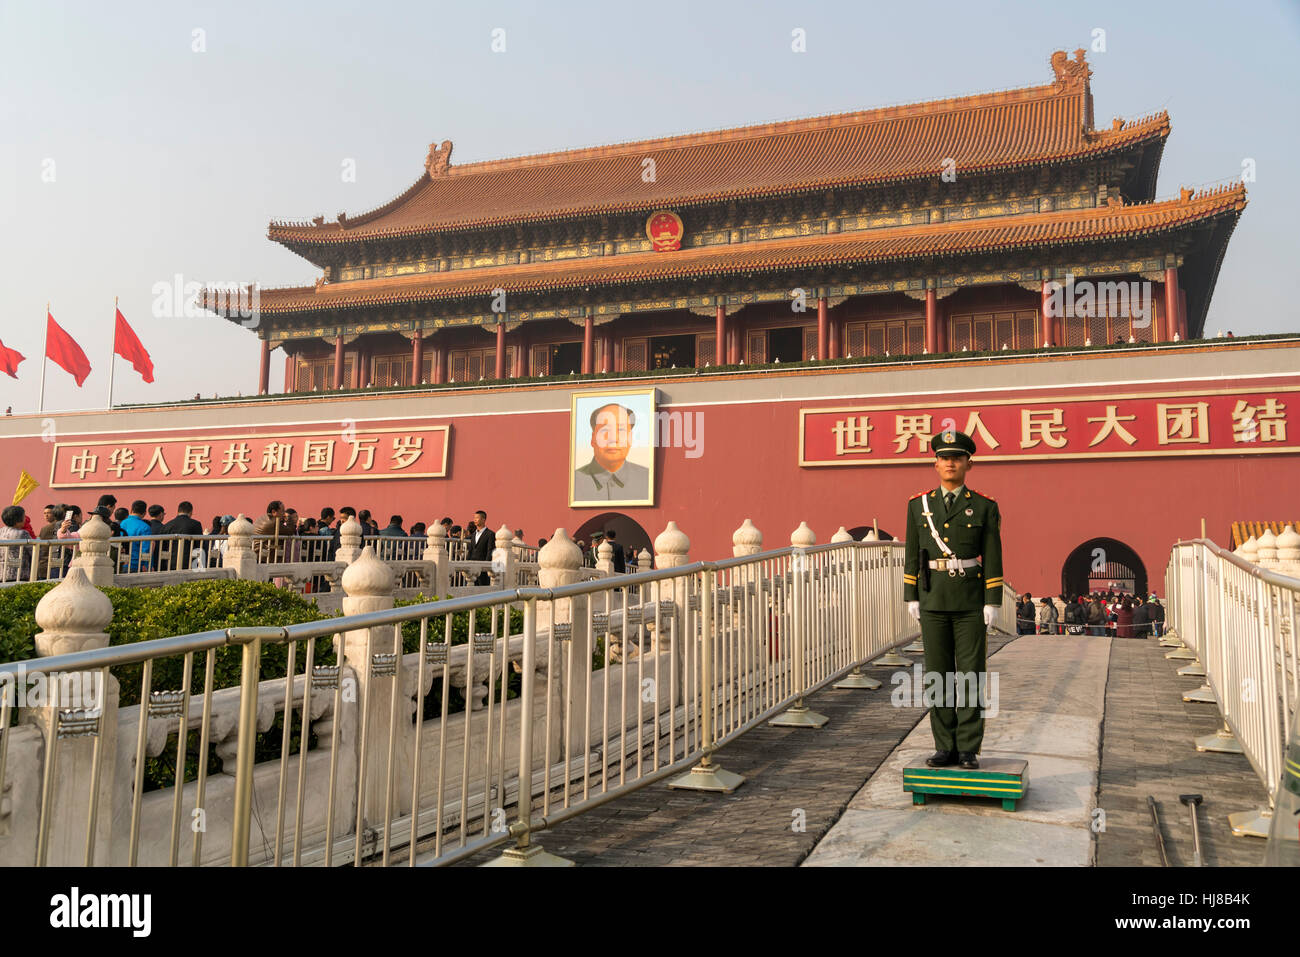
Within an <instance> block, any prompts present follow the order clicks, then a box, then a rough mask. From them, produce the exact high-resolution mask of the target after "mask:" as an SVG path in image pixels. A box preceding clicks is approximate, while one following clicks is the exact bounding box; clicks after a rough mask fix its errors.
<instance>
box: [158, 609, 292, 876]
mask: <svg viewBox="0 0 1300 957" xmlns="http://www.w3.org/2000/svg"><path fill="white" fill-rule="evenodd" d="M227 634H228V635H229V637H230V639H231V640H232V641H235V640H239V639H236V638H235V637H234V635H233V634H231V633H230V632H228V633H227ZM261 660H262V639H261V638H256V637H255V638H252V639H251V640H244V647H243V660H242V662H241V664H240V676H239V744H238V750H237V751H236V757H235V807H234V812H233V819H232V823H231V835H230V865H231V866H232V867H247V866H248V841H249V833H250V829H251V825H252V817H253V754H254V752H255V751H256V749H257V683H258V677H259V672H260V671H261ZM209 693H211V692H210V691H209ZM141 707H143V705H141ZM288 733H289V732H288V730H287V729H286V730H285V734H288Z"/></svg>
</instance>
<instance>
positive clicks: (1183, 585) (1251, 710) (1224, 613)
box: [1165, 539, 1300, 837]
mask: <svg viewBox="0 0 1300 957" xmlns="http://www.w3.org/2000/svg"><path fill="white" fill-rule="evenodd" d="M1165 588H1166V594H1167V595H1168V606H1169V607H1168V615H1169V621H1170V625H1171V626H1172V630H1173V631H1174V633H1175V634H1176V635H1177V636H1178V638H1179V639H1181V640H1182V642H1183V643H1184V644H1185V645H1186V646H1187V647H1188V648H1189V649H1190V650H1191V651H1192V652H1193V653H1194V654H1195V657H1196V659H1197V660H1199V661H1200V662H1201V663H1202V665H1203V666H1204V671H1205V678H1206V683H1207V684H1208V686H1209V688H1210V690H1211V691H1212V698H1211V697H1210V696H1208V695H1207V696H1205V697H1204V698H1200V699H1196V698H1193V699H1192V700H1213V701H1214V703H1216V704H1217V705H1218V708H1219V712H1220V714H1221V715H1222V717H1223V722H1224V730H1222V731H1220V732H1219V733H1218V734H1216V735H1210V736H1208V738H1204V739H1200V740H1198V741H1197V748H1198V750H1225V751H1240V752H1241V753H1244V754H1245V756H1246V758H1247V760H1248V761H1249V762H1250V766H1251V767H1252V768H1253V769H1254V770H1255V773H1256V774H1258V775H1259V778H1260V781H1262V782H1263V784H1264V787H1265V789H1266V790H1267V791H1268V807H1267V808H1264V809H1261V810H1259V811H1245V812H1241V813H1238V814H1233V815H1230V816H1229V821H1230V823H1231V824H1232V828H1233V832H1234V833H1236V834H1249V835H1253V836H1259V837H1265V836H1267V833H1268V828H1269V822H1270V819H1271V817H1272V814H1273V810H1274V807H1275V805H1276V801H1277V797H1278V788H1279V781H1280V780H1281V779H1282V773H1283V766H1284V751H1285V748H1286V742H1287V739H1288V737H1290V735H1291V730H1292V726H1293V723H1294V722H1295V720H1296V707H1297V703H1298V702H1300V693H1298V690H1297V689H1300V674H1298V673H1297V639H1296V625H1297V622H1298V620H1300V579H1295V578H1287V577H1286V576H1284V575H1279V574H1276V573H1275V572H1272V571H1269V570H1268V569H1264V568H1260V567H1259V566H1257V565H1253V564H1251V563H1250V562H1247V561H1245V560H1243V559H1242V558H1240V557H1239V556H1237V555H1234V554H1232V553H1231V552H1229V551H1225V550H1224V549H1222V548H1219V547H1218V546H1217V545H1215V544H1214V543H1213V542H1211V541H1208V540H1205V539H1197V540H1194V541H1188V542H1180V543H1178V544H1177V545H1176V546H1174V548H1173V550H1172V551H1171V553H1170V556H1169V564H1168V566H1167V568H1166V571H1165ZM1293 830H1294V829H1293Z"/></svg>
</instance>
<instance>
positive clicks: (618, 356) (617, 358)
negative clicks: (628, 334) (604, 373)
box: [610, 333, 623, 372]
mask: <svg viewBox="0 0 1300 957" xmlns="http://www.w3.org/2000/svg"><path fill="white" fill-rule="evenodd" d="M610 340H611V341H612V342H613V343H614V371H615V372H622V371H623V340H622V339H615V338H614V336H613V334H612V333H611V334H610Z"/></svg>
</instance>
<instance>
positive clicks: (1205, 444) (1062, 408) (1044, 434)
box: [799, 388, 1300, 467]
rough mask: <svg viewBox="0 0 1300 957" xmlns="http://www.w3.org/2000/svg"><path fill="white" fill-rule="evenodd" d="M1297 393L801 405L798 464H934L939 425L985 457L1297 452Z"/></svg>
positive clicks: (1299, 446) (1299, 442)
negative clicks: (971, 443) (956, 433)
mask: <svg viewBox="0 0 1300 957" xmlns="http://www.w3.org/2000/svg"><path fill="white" fill-rule="evenodd" d="M1297 393H1300V388H1279V389H1267V390H1263V391H1242V390H1219V391H1206V392H1177V393H1168V394H1161V393H1150V392H1147V393H1134V394H1131V395H1114V396H1105V397H1102V398H1080V397H1078V396H1068V397H1060V398H1052V397H1047V398H1040V397H1037V396H1035V397H1033V398H1024V399H998V400H991V401H988V402H983V403H962V404H951V405H947V404H936V405H870V406H852V407H842V408H841V407H837V408H811V409H800V410H799V465H800V466H805V467H818V466H836V465H892V464H896V463H910V464H914V463H917V462H930V461H931V460H932V459H933V455H931V454H930V448H929V441H930V438H931V436H933V435H935V434H936V433H938V432H941V431H943V430H944V429H957V430H959V431H961V432H965V433H966V434H967V435H969V436H970V437H971V438H973V439H974V440H975V447H976V453H975V455H976V458H977V460H979V461H982V462H1006V461H1013V460H1027V459H1072V458H1090V457H1093V456H1098V457H1103V456H1104V457H1107V458H1115V457H1135V456H1161V455H1244V454H1251V453H1255V454H1266V453H1276V452H1300V437H1297V435H1296V434H1295V429H1293V428H1292V427H1291V426H1290V425H1289V424H1288V418H1289V416H1290V415H1291V413H1292V411H1293V408H1295V407H1297V406H1296V403H1297V402H1300V396H1297Z"/></svg>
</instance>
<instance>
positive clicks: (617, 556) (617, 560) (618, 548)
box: [605, 528, 627, 575]
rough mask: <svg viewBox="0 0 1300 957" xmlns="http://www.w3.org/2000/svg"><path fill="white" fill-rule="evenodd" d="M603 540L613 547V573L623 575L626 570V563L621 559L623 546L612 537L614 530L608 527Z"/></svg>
mask: <svg viewBox="0 0 1300 957" xmlns="http://www.w3.org/2000/svg"><path fill="white" fill-rule="evenodd" d="M605 541H607V542H609V543H610V545H612V546H613V547H614V573H615V574H616V575H623V574H625V573H626V572H627V564H626V563H625V562H624V560H623V546H622V545H620V544H619V543H618V541H617V540H616V539H615V538H614V530H613V529H612V528H611V529H608V530H607V531H606V532H605Z"/></svg>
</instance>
